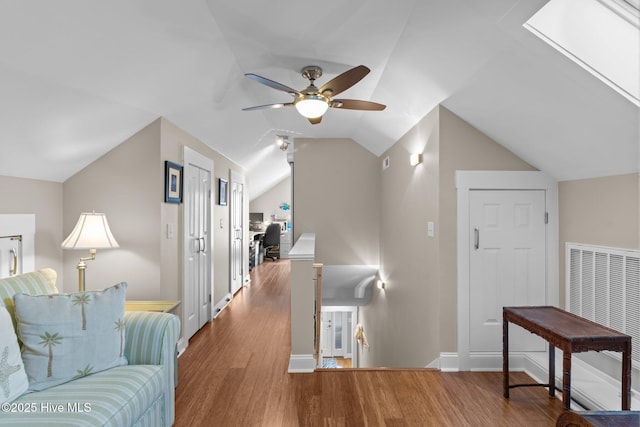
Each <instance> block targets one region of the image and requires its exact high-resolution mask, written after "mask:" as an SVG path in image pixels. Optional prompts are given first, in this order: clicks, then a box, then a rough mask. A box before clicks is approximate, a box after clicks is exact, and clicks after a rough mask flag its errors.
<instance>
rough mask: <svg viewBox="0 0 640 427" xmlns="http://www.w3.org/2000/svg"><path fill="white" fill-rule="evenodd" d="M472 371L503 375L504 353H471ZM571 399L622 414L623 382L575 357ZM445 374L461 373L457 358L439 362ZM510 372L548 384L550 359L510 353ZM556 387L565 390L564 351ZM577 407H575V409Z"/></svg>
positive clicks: (634, 398)
mask: <svg viewBox="0 0 640 427" xmlns="http://www.w3.org/2000/svg"><path fill="white" fill-rule="evenodd" d="M469 361H470V368H469V370H471V371H476V372H486V371H494V372H495V371H498V372H499V371H502V352H500V353H498V352H494V353H471V354H470V355H469ZM571 362H572V363H571V399H572V401H574V402H575V403H577V404H578V405H579V406H580V407H581V408H580V407H576V409H588V410H594V411H603V410H609V411H619V410H620V409H621V397H620V396H621V385H620V379H619V378H618V379H616V378H612V377H611V376H609V375H607V374H605V373H604V372H602V371H600V370H598V369H596V368H594V367H593V366H591V365H589V364H587V363H585V362H583V361H582V360H580V359H578V358H576V357H572V359H571ZM432 365H439V366H440V370H441V371H442V372H457V371H458V354H457V353H441V354H440V358H439V360H438V361H433V362H431V363H430V364H429V367H433V366H432ZM509 371H522V372H525V373H526V374H527V375H529V376H530V377H531V378H533V379H534V380H535V381H536V382H539V383H546V382H547V381H548V376H549V356H548V353H547V352H546V351H545V352H522V353H513V352H510V353H509ZM556 387H558V388H559V389H562V351H560V350H558V349H556ZM573 406H574V403H572V408H573ZM631 409H632V410H640V393H638V392H637V391H636V390H634V389H632V390H631Z"/></svg>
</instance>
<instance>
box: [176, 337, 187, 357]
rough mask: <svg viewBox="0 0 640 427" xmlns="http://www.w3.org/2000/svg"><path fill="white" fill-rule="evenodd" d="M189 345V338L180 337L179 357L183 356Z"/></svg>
mask: <svg viewBox="0 0 640 427" xmlns="http://www.w3.org/2000/svg"><path fill="white" fill-rule="evenodd" d="M187 347H189V340H185V339H184V338H182V337H180V339H179V340H178V344H177V349H178V357H180V356H182V353H184V352H185V350H186V349H187Z"/></svg>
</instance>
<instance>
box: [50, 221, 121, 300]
mask: <svg viewBox="0 0 640 427" xmlns="http://www.w3.org/2000/svg"><path fill="white" fill-rule="evenodd" d="M118 247H120V245H118V242H116V239H115V238H114V237H113V234H111V230H110V229H109V223H108V222H107V217H106V216H105V214H103V213H95V212H92V213H81V214H80V218H78V222H77V223H76V226H75V227H74V228H73V231H72V232H71V234H69V235H68V236H67V238H66V239H64V242H62V248H63V249H89V255H90V256H88V257H85V258H80V261H78V265H77V266H76V268H77V269H78V289H79V290H80V292H84V290H85V282H84V273H85V270H86V269H87V263H86V261H93V260H95V259H96V252H97V251H96V249H107V248H118Z"/></svg>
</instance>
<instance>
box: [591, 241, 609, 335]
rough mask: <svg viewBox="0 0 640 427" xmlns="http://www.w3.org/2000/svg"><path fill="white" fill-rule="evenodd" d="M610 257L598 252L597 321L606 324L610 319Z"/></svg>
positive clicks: (596, 271)
mask: <svg viewBox="0 0 640 427" xmlns="http://www.w3.org/2000/svg"><path fill="white" fill-rule="evenodd" d="M608 272H609V257H608V256H607V254H604V253H602V252H596V265H595V283H594V301H595V306H594V309H595V316H594V319H595V321H596V322H598V323H601V324H605V323H607V322H608V320H609V292H608V282H609V274H608Z"/></svg>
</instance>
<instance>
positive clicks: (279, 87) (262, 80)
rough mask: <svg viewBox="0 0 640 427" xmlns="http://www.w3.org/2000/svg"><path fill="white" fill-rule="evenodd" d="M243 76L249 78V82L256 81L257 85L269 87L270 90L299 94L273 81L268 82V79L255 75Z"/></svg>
mask: <svg viewBox="0 0 640 427" xmlns="http://www.w3.org/2000/svg"><path fill="white" fill-rule="evenodd" d="M245 76H247V77H249V78H250V79H251V80H255V81H257V82H258V83H262V84H263V85H266V86H269V87H270V88H272V89H276V90H281V91H283V92H287V93H290V94H291V95H297V94H299V93H300V92H298V91H297V90H295V89H292V88H290V87H289V86H285V85H283V84H282V83H278V82H274V81H273V80H269V79H268V78H266V77H262V76H259V75H257V74H253V73H247V74H245Z"/></svg>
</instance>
